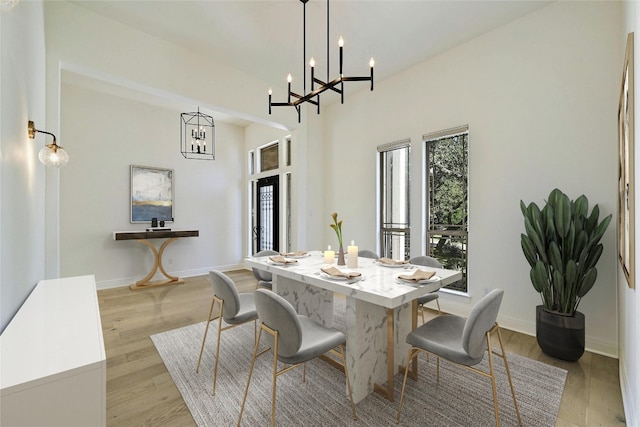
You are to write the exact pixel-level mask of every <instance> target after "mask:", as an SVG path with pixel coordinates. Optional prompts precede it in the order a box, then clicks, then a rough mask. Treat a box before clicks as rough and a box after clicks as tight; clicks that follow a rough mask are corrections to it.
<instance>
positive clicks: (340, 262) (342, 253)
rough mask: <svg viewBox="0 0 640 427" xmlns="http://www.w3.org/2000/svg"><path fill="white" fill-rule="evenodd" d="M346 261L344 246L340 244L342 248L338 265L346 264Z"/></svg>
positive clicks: (339, 252)
mask: <svg viewBox="0 0 640 427" xmlns="http://www.w3.org/2000/svg"><path fill="white" fill-rule="evenodd" d="M345 264H346V263H345V262H344V249H343V248H342V245H340V250H339V251H338V265H345Z"/></svg>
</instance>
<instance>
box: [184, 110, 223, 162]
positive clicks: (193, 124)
mask: <svg viewBox="0 0 640 427" xmlns="http://www.w3.org/2000/svg"><path fill="white" fill-rule="evenodd" d="M215 142H216V141H215V124H214V123H213V117H211V116H208V115H206V114H202V113H201V112H200V108H198V112H197V113H195V112H194V113H182V114H180V152H181V153H182V155H183V156H184V157H185V158H186V159H198V160H215V158H216V151H215ZM207 145H208V147H207Z"/></svg>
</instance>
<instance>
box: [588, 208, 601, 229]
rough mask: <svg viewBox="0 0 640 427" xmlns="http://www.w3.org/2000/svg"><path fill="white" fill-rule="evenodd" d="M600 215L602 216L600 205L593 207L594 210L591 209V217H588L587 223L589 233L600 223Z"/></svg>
mask: <svg viewBox="0 0 640 427" xmlns="http://www.w3.org/2000/svg"><path fill="white" fill-rule="evenodd" d="M585 216H586V215H585ZM599 217H600V207H599V206H598V205H595V206H594V207H593V210H592V211H591V215H589V218H588V219H587V224H586V225H585V227H586V229H587V233H589V234H591V233H593V230H595V228H596V225H598V218H599Z"/></svg>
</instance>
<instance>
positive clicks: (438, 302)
mask: <svg viewBox="0 0 640 427" xmlns="http://www.w3.org/2000/svg"><path fill="white" fill-rule="evenodd" d="M436 304H438V314H439V315H440V314H442V310H440V301H438V300H436Z"/></svg>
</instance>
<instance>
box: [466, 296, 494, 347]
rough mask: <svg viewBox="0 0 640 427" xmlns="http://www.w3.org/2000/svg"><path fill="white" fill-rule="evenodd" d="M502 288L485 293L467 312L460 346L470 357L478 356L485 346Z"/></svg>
mask: <svg viewBox="0 0 640 427" xmlns="http://www.w3.org/2000/svg"><path fill="white" fill-rule="evenodd" d="M503 294H504V291H503V290H502V289H494V290H492V291H491V292H489V293H488V294H487V295H485V296H484V297H483V298H482V299H481V300H480V301H479V302H478V303H477V304H476V305H475V306H474V307H473V308H472V309H471V313H469V317H468V318H467V321H466V323H465V325H464V329H463V331H462V348H464V351H466V352H467V354H468V355H469V356H471V357H480V356H482V355H483V354H484V351H485V350H486V348H487V344H486V342H487V332H488V331H489V330H490V329H491V328H493V325H495V323H496V319H497V318H498V311H500V303H502V295H503Z"/></svg>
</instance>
